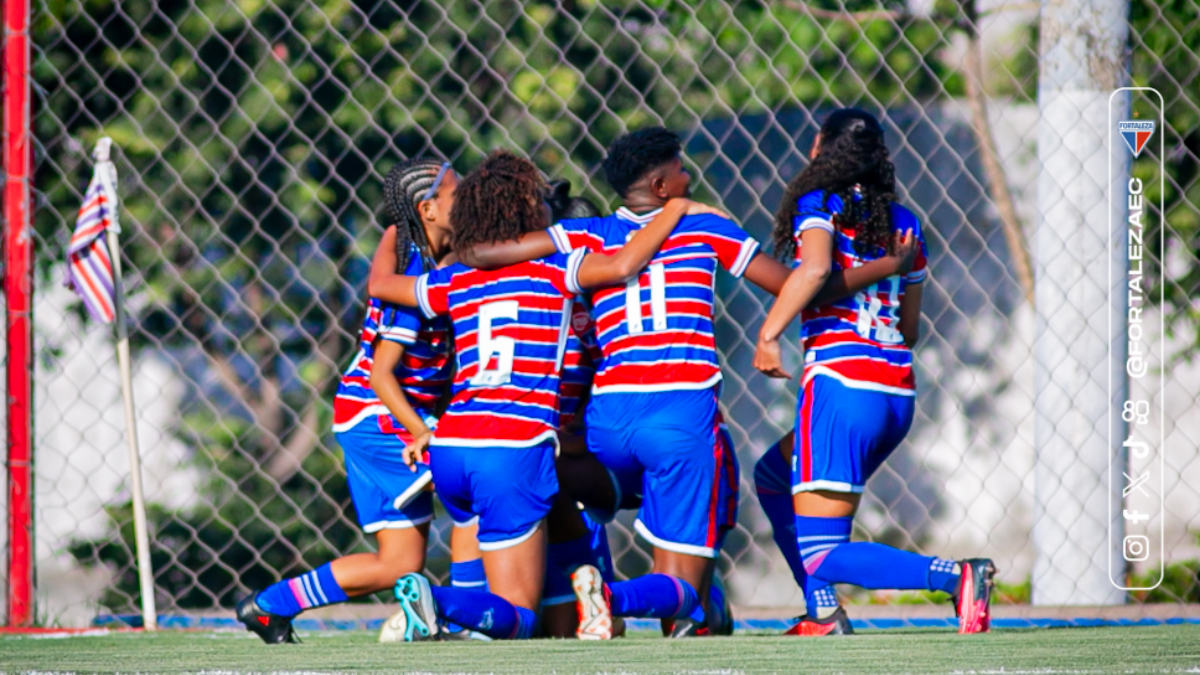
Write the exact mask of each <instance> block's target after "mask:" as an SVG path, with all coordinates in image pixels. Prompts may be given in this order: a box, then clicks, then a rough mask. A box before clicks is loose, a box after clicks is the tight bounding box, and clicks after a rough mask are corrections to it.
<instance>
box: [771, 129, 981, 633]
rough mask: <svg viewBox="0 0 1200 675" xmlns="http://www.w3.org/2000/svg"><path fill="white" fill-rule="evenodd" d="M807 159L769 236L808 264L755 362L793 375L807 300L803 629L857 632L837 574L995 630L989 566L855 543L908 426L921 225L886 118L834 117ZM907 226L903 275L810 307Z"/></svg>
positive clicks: (800, 524) (801, 474)
mask: <svg viewBox="0 0 1200 675" xmlns="http://www.w3.org/2000/svg"><path fill="white" fill-rule="evenodd" d="M811 157H812V163H811V164H809V166H808V167H807V168H805V169H804V170H803V171H801V172H800V173H799V174H798V175H797V176H796V177H795V178H794V179H792V181H791V182H790V183H789V184H788V188H787V191H786V193H785V195H784V198H783V202H782V204H781V205H780V208H779V212H778V213H777V214H776V217H775V231H774V237H775V244H776V249H777V252H778V253H779V254H780V255H783V256H790V255H795V256H796V258H797V260H798V261H799V258H800V255H801V253H802V254H803V264H801V265H799V266H798V267H796V268H795V270H794V271H793V272H792V274H791V275H790V276H789V277H788V280H787V283H786V285H785V287H784V289H783V291H782V292H781V293H780V294H779V298H778V300H777V301H776V302H775V304H774V305H773V306H772V307H771V311H770V313H769V314H768V316H767V319H766V321H765V322H764V323H763V325H762V329H761V331H760V332H759V336H758V345H757V348H756V351H755V355H754V366H755V367H756V368H757V369H759V370H760V371H762V372H763V373H765V374H767V375H769V376H771V377H780V378H790V375H789V374H788V373H787V372H786V371H785V370H784V369H783V364H782V361H781V358H780V348H779V342H778V340H779V337H780V336H781V335H782V333H783V331H784V329H785V328H786V327H787V326H788V324H790V323H791V322H792V320H793V319H794V318H795V317H796V315H797V314H800V312H801V310H803V315H802V324H801V340H802V342H803V346H804V352H805V358H804V371H803V376H802V378H801V385H802V388H801V393H800V396H799V397H798V401H797V408H798V412H797V416H796V431H795V451H794V452H793V453H792V489H791V492H792V494H793V506H794V513H795V536H796V544H797V553H798V555H799V557H800V559H801V561H802V564H803V567H804V572H805V578H804V580H803V582H802V583H803V587H804V596H805V604H806V605H807V607H808V609H807V615H806V616H805V617H802V618H801V621H800V623H799V624H798V626H799V628H798V629H793V630H792V631H789V632H791V633H793V634H799V635H823V634H830V633H845V632H850V624H849V619H848V618H847V616H846V612H845V610H844V609H843V608H842V607H841V606H840V605H839V604H838V599H837V594H836V592H835V591H834V588H833V584H838V583H850V584H855V585H857V586H861V587H863V588H870V589H878V588H895V589H925V590H940V591H944V592H946V593H949V594H951V595H952V596H953V597H954V603H955V612H956V614H957V615H958V617H959V632H960V633H978V632H987V631H988V630H989V627H990V600H991V587H992V577H993V575H994V573H995V567H994V565H993V564H992V561H991V560H988V559H970V560H961V561H958V562H955V561H953V560H945V559H941V558H934V557H929V556H922V555H918V554H915V553H910V552H907V551H901V550H898V549H895V548H892V547H890V546H885V545H883V544H875V543H866V542H854V543H851V542H850V529H851V524H852V523H853V519H854V513H855V511H856V510H857V508H858V504H859V501H860V499H861V497H862V491H863V487H864V485H865V484H866V482H867V480H868V479H869V478H870V477H871V475H872V474H873V473H874V472H875V470H876V469H877V468H878V467H879V466H880V465H881V464H882V463H883V461H884V460H885V459H887V457H888V455H889V454H891V452H892V451H893V450H895V448H896V447H897V446H898V445H899V444H900V442H901V441H902V440H903V439H904V437H905V435H906V434H907V433H908V430H909V427H910V426H911V425H912V419H913V412H914V400H915V391H914V384H913V372H912V351H911V349H912V347H913V346H914V345H915V344H916V342H917V338H918V335H919V332H918V331H919V321H920V313H921V288H922V286H921V284H922V282H924V280H925V277H926V269H925V267H926V260H925V256H924V244H923V241H924V239H923V236H922V234H921V224H920V221H918V220H917V218H916V216H915V215H913V213H912V212H911V211H909V210H908V209H906V208H904V207H903V206H901V205H899V204H897V203H896V202H895V174H894V171H895V170H894V167H893V165H892V163H891V161H890V159H889V156H888V150H887V146H886V144H885V143H884V137H883V128H882V127H881V126H880V125H879V122H878V121H877V120H876V119H875V118H874V117H873V116H871V115H870V114H868V113H865V112H863V111H861V110H857V109H853V108H844V109H840V110H837V111H835V112H833V113H831V114H830V115H829V117H828V118H827V119H826V120H825V123H824V124H823V125H822V126H821V130H820V132H819V133H818V135H817V139H816V141H815V143H814V145H813V150H812V153H811ZM907 231H911V232H912V233H913V235H914V236H915V237H916V239H917V240H918V241H920V242H922V244H921V247H922V254H921V255H919V256H918V258H917V261H916V264H915V265H914V267H913V269H912V270H911V271H910V272H908V273H907V274H905V275H903V276H901V275H896V276H894V277H891V278H889V279H887V280H885V281H884V282H882V283H879V284H876V285H873V286H871V287H870V288H868V289H866V290H865V291H862V292H859V293H857V294H855V295H853V296H852V297H850V298H846V299H842V300H838V301H835V302H832V303H828V304H821V303H815V304H814V303H813V298H814V296H815V295H816V294H817V291H818V290H819V289H820V288H821V286H822V284H824V282H825V279H826V278H827V277H828V276H829V274H830V272H831V270H833V269H835V268H839V269H843V270H845V269H850V268H852V267H855V266H857V265H861V264H862V263H864V262H867V261H871V260H875V259H877V258H880V257H882V256H883V255H885V253H886V249H887V248H888V247H889V245H890V243H891V242H892V241H893V240H894V236H895V233H896V232H907Z"/></svg>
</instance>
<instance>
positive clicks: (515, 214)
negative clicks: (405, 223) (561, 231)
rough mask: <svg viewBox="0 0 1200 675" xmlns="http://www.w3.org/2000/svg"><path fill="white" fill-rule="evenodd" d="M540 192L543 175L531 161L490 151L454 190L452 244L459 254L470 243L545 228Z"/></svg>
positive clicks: (510, 154) (506, 152)
mask: <svg viewBox="0 0 1200 675" xmlns="http://www.w3.org/2000/svg"><path fill="white" fill-rule="evenodd" d="M545 197H546V181H545V180H543V179H542V174H541V173H540V172H539V171H538V170H537V167H535V166H534V165H533V162H530V161H529V160H527V159H522V158H520V157H517V156H516V155H514V154H512V153H511V152H508V151H507V150H497V151H496V152H493V153H492V154H490V155H488V156H487V159H484V160H483V162H481V163H480V164H479V166H478V167H476V168H475V170H474V171H472V172H471V173H469V174H467V175H466V176H464V177H463V179H462V180H461V181H460V182H459V184H458V191H457V192H455V193H454V206H453V208H451V209H450V225H451V226H452V227H453V228H454V250H455V251H457V252H459V255H460V256H461V255H462V252H463V251H465V250H467V249H469V248H471V247H472V246H474V245H475V244H486V243H492V242H497V241H507V240H509V239H516V238H517V237H520V236H521V235H522V234H525V233H526V232H536V231H538V230H544V229H546V228H547V227H549V226H550V223H549V222H548V220H547V214H546V208H545V202H544V201H543V200H544V199H545Z"/></svg>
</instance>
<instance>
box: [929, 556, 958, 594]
mask: <svg viewBox="0 0 1200 675" xmlns="http://www.w3.org/2000/svg"><path fill="white" fill-rule="evenodd" d="M961 580H962V569H961V568H960V567H959V566H958V563H956V562H954V561H953V560H946V559H944V558H934V559H933V560H932V561H930V563H929V590H931V591H942V592H943V593H949V594H950V595H954V592H955V591H957V590H958V584H959V582H960V581H961Z"/></svg>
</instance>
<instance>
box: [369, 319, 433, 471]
mask: <svg viewBox="0 0 1200 675" xmlns="http://www.w3.org/2000/svg"><path fill="white" fill-rule="evenodd" d="M402 358H404V345H402V344H400V343H399V342H394V341H392V340H380V339H377V340H376V341H375V360H374V362H373V363H372V364H371V379H370V383H371V391H374V392H375V395H376V396H378V397H379V400H380V401H382V402H383V405H385V406H387V409H388V412H390V413H392V416H393V417H395V418H396V420H397V421H398V422H400V424H401V425H403V426H404V428H405V429H406V430H407V431H408V433H410V434H412V436H413V442H412V443H409V444H408V446H406V447H405V448H404V453H403V455H404V463H405V464H408V465H409V467H410V468H412V470H413V471H416V470H417V469H416V467H415V466H413V464H414V463H415V462H417V461H418V460H419V459H420V456H421V453H422V452H423V451H424V450H425V448H426V447H427V446H428V445H429V441H430V440H431V439H432V438H433V432H432V431H431V430H430V429H429V426H428V425H427V424H425V420H423V419H421V416H420V415H418V414H417V411H416V410H414V409H413V407H412V404H411V403H409V402H408V397H407V396H405V395H404V390H402V389H401V388H400V381H399V380H398V379H396V366H398V365H399V364H400V359H402Z"/></svg>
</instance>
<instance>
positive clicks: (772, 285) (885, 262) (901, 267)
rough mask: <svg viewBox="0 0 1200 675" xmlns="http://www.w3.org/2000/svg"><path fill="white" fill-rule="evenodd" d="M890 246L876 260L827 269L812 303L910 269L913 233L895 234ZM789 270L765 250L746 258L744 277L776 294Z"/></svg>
mask: <svg viewBox="0 0 1200 675" xmlns="http://www.w3.org/2000/svg"><path fill="white" fill-rule="evenodd" d="M893 249H894V252H893V253H891V254H889V255H886V256H884V257H882V258H879V259H878V260H872V261H871V262H869V263H867V264H865V265H863V266H862V267H853V268H851V269H848V270H834V271H833V272H831V273H830V275H829V279H828V280H827V281H826V282H825V285H824V286H822V287H821V290H820V291H818V292H817V295H816V297H814V298H813V299H812V302H813V304H814V305H826V304H829V303H831V302H833V301H835V300H841V299H842V298H845V297H849V296H851V295H854V294H855V293H857V292H859V291H861V290H863V289H865V288H867V287H869V286H870V285H871V284H877V283H879V282H880V281H883V280H884V279H887V278H888V277H891V276H895V275H897V274H907V273H908V271H909V270H911V269H912V266H913V262H914V260H915V259H916V254H917V250H918V247H917V241H916V237H914V236H913V235H912V230H909V231H908V232H907V233H906V234H905V235H903V236H901V235H899V234H897V235H896V244H895V246H894V247H893ZM801 267H803V265H801ZM790 274H791V270H790V269H788V268H787V267H786V266H785V265H783V264H782V263H780V262H779V261H777V260H775V259H774V258H772V257H771V256H769V255H767V254H765V253H759V254H757V255H755V256H754V259H753V260H751V261H750V265H749V266H748V267H746V278H747V279H749V280H750V282H751V283H753V284H754V285H756V286H758V287H759V288H761V289H763V290H764V291H766V292H768V293H770V294H771V295H776V296H777V295H779V293H780V292H781V291H782V290H783V286H784V284H785V283H786V282H787V279H788V276H789V275H790Z"/></svg>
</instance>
